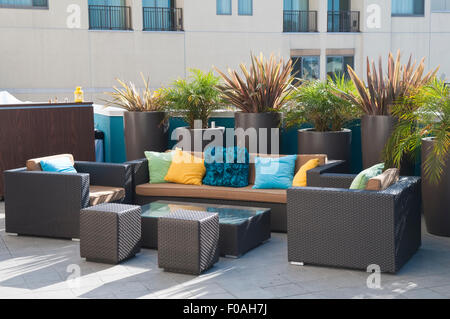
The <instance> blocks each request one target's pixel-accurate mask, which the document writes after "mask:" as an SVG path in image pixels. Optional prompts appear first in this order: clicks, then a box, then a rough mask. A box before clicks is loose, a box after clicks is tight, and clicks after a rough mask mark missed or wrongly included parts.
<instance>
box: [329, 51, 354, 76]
mask: <svg viewBox="0 0 450 319" xmlns="http://www.w3.org/2000/svg"><path fill="white" fill-rule="evenodd" d="M348 65H350V66H351V67H352V68H353V67H354V57H353V56H327V75H328V76H330V77H334V76H338V77H341V76H342V74H344V75H345V77H346V78H349V75H348V70H347V66H348Z"/></svg>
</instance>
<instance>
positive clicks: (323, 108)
mask: <svg viewBox="0 0 450 319" xmlns="http://www.w3.org/2000/svg"><path fill="white" fill-rule="evenodd" d="M336 90H340V91H342V92H347V93H348V92H352V91H354V86H353V85H352V83H351V82H350V81H346V80H345V79H344V76H342V77H336V78H335V80H334V81H333V80H332V79H331V78H328V81H327V82H322V81H313V82H305V83H304V84H303V85H302V86H300V87H299V88H297V89H296V90H295V91H294V92H293V93H292V94H291V96H290V97H289V103H288V106H287V107H285V112H286V124H287V126H300V125H302V124H305V123H312V124H313V125H314V128H315V130H316V131H319V132H328V131H341V130H342V128H343V127H344V125H345V124H346V123H347V122H348V121H350V120H352V119H354V118H356V117H357V116H358V108H357V107H355V106H354V105H352V103H350V102H349V101H347V100H344V99H342V98H341V97H339V96H337V95H336V94H335V91H336Z"/></svg>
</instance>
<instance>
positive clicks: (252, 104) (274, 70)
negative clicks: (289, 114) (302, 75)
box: [215, 53, 294, 113]
mask: <svg viewBox="0 0 450 319" xmlns="http://www.w3.org/2000/svg"><path fill="white" fill-rule="evenodd" d="M240 69H241V72H242V76H241V75H239V74H238V72H237V71H234V70H231V69H228V76H227V75H225V74H224V73H223V72H221V71H220V70H218V69H217V68H215V70H216V71H217V72H218V73H219V74H220V75H221V76H222V78H223V80H224V81H225V84H223V85H219V89H220V90H221V92H222V95H223V99H224V101H225V102H226V103H229V104H231V105H234V106H235V107H237V108H238V109H240V110H241V111H242V112H244V113H265V112H272V111H277V110H279V109H280V108H281V107H282V106H283V104H284V102H285V100H286V97H287V96H288V95H289V94H290V93H291V91H292V90H293V86H292V82H293V81H294V76H293V75H292V71H293V66H292V61H291V60H289V61H288V62H286V63H284V61H283V59H282V58H279V59H277V58H276V57H275V56H274V55H271V56H270V58H269V59H266V58H264V56H263V54H262V53H261V54H260V55H259V57H256V56H254V55H253V54H252V55H251V66H250V68H247V66H246V65H245V64H240Z"/></svg>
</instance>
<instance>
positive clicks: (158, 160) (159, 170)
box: [144, 152, 173, 184]
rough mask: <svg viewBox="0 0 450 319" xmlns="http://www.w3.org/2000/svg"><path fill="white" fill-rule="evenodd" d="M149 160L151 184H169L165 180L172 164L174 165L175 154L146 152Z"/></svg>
mask: <svg viewBox="0 0 450 319" xmlns="http://www.w3.org/2000/svg"><path fill="white" fill-rule="evenodd" d="M144 154H145V157H146V158H147V159H148V172H149V175H150V181H149V183H150V184H162V183H167V182H166V181H165V180H164V177H166V175H167V172H168V171H169V167H170V164H172V157H173V152H167V153H158V152H144Z"/></svg>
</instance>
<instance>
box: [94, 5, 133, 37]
mask: <svg viewBox="0 0 450 319" xmlns="http://www.w3.org/2000/svg"><path fill="white" fill-rule="evenodd" d="M88 4H89V24H90V26H91V29H110V30H126V29H129V27H130V26H129V19H130V17H129V15H130V12H129V10H128V9H129V8H126V7H125V6H126V0H89V2H88Z"/></svg>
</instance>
